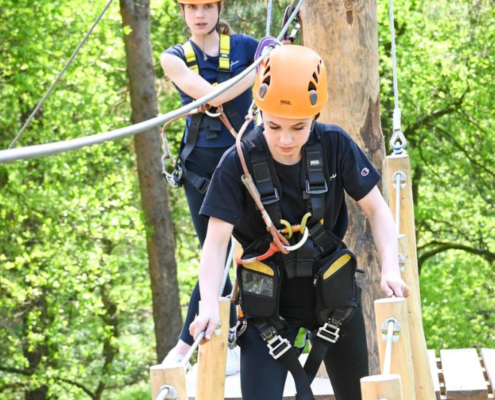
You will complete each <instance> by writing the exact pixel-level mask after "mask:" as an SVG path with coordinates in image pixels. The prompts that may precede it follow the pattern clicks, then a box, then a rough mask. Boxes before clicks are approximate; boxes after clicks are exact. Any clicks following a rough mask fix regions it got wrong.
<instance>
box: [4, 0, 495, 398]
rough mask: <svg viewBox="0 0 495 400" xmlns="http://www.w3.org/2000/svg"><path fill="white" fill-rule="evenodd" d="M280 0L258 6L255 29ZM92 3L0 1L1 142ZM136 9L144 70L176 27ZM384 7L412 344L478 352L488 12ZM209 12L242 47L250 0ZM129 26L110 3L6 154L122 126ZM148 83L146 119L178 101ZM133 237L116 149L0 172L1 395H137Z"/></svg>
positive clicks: (140, 242)
mask: <svg viewBox="0 0 495 400" xmlns="http://www.w3.org/2000/svg"><path fill="white" fill-rule="evenodd" d="M286 3H287V2H284V1H274V5H275V9H274V19H273V26H272V32H278V31H279V29H280V25H281V15H282V13H283V10H284V8H285V6H286V5H287V4H286ZM105 4H106V1H105V0H94V1H91V2H87V1H82V0H70V1H57V0H53V1H41V0H38V1H34V0H0V55H1V57H0V148H1V149H5V148H7V147H8V146H9V144H10V143H11V141H12V140H13V138H14V137H15V135H16V134H17V132H18V131H19V130H20V128H21V126H22V125H23V123H24V122H25V121H26V119H27V117H28V116H29V114H30V113H31V111H32V110H33V109H34V107H35V106H36V104H37V102H38V101H39V100H40V99H41V97H42V96H43V94H44V92H45V91H46V90H47V88H48V87H49V85H50V83H51V82H52V81H53V79H54V78H55V76H56V75H57V73H58V71H59V70H60V69H61V68H62V66H63V65H64V63H65V61H66V60H67V59H68V57H69V56H70V54H72V52H73V50H74V49H75V47H76V46H77V44H78V43H79V41H80V40H81V38H82V36H83V33H84V32H86V31H87V30H88V28H89V26H90V25H91V23H92V22H93V20H94V19H95V17H96V16H97V15H98V14H99V13H100V11H101V10H102V9H103V7H104V6H105ZM151 11H152V14H151V18H152V19H151V42H152V45H153V51H154V58H155V60H156V62H157V63H158V60H159V57H160V54H161V52H162V51H163V50H164V49H166V48H168V47H169V46H172V45H174V44H176V43H183V42H184V41H185V40H187V37H188V35H187V31H186V30H185V29H184V24H183V21H182V17H181V15H180V13H179V10H178V8H177V5H176V1H175V0H153V1H152V2H151ZM395 14H396V15H395V16H396V24H395V28H396V34H397V55H398V68H399V87H400V101H401V108H402V109H403V130H404V132H405V135H406V137H407V139H408V151H409V154H410V156H411V162H412V169H413V171H414V176H413V184H414V200H415V215H416V223H417V235H418V256H419V267H420V280H421V296H422V307H423V318H424V327H425V334H426V339H427V344H428V347H429V348H432V349H435V350H436V351H437V353H438V351H439V350H440V349H442V348H467V347H475V348H480V347H491V348H495V313H494V312H493V310H494V309H495V296H494V290H495V271H494V268H493V267H494V261H495V237H494V234H493V232H495V220H494V214H495V209H494V198H495V179H494V178H495V172H494V171H495V157H494V155H493V148H494V145H495V138H494V135H493V134H492V132H493V131H494V128H495V109H494V107H493V99H494V98H495V83H494V79H493V76H495V51H494V50H495V49H494V46H495V5H494V3H493V1H490V0H474V1H470V2H466V1H465V0H434V1H432V2H429V3H428V5H427V6H426V5H425V4H424V3H423V2H419V1H416V0H396V1H395ZM224 18H225V19H227V20H229V21H230V22H231V24H232V26H233V27H234V29H235V30H236V31H238V32H242V33H246V34H250V35H253V36H254V37H256V38H258V39H259V38H261V37H263V36H264V32H265V21H266V4H265V2H264V1H255V0H253V1H250V2H247V1H245V0H244V1H239V0H235V1H233V0H229V1H228V2H227V4H226V10H225V13H224ZM378 18H379V51H380V82H381V115H382V128H383V132H384V135H385V139H386V142H385V143H387V144H388V138H389V136H390V131H391V120H392V111H393V92H392V84H391V77H392V75H391V55H390V48H391V44H390V33H389V24H388V2H386V1H385V0H380V1H379V2H378ZM128 33H129V32H128V28H123V27H122V19H121V15H120V13H119V4H118V3H117V2H115V3H114V4H113V5H112V7H111V8H110V9H109V11H108V13H107V14H106V16H105V17H104V18H103V20H102V21H101V23H100V24H99V25H98V27H97V28H96V30H95V32H94V33H93V35H92V36H91V38H90V40H89V41H88V43H87V44H86V45H85V46H84V47H83V49H82V50H81V52H80V54H79V56H78V57H77V58H76V60H75V61H74V63H73V64H72V66H71V67H70V68H69V70H68V71H67V73H66V74H65V76H64V78H63V79H62V81H61V83H60V84H59V85H58V86H57V88H56V90H55V91H54V93H53V94H52V95H51V96H50V97H49V99H48V100H47V101H46V103H45V105H44V106H43V107H42V109H41V110H40V112H39V113H38V115H37V117H36V118H35V120H34V121H33V122H32V124H31V125H30V127H29V128H28V130H27V131H26V132H25V133H24V135H23V136H22V137H21V139H20V144H19V145H21V146H27V145H33V144H39V143H47V142H52V141H60V140H67V139H72V138H77V137H83V136H87V135H89V134H93V133H98V132H103V131H108V130H111V129H115V128H119V127H123V126H127V125H129V123H130V112H131V110H130V101H129V93H128V77H127V74H126V58H125V50H124V42H123V37H124V35H126V34H128ZM322 40H323V38H322ZM156 88H157V90H158V93H159V109H160V112H166V111H170V110H172V109H175V108H178V107H179V106H180V101H179V97H178V95H177V93H176V91H175V90H174V88H173V86H172V84H171V83H170V81H169V80H168V79H167V78H166V77H164V76H163V72H162V70H161V68H160V66H159V64H157V65H156ZM329 122H331V121H329ZM182 130H183V123H181V122H178V123H176V124H174V125H173V126H172V127H171V128H170V129H169V131H168V134H169V140H170V141H171V142H172V143H173V145H174V146H175V147H177V145H178V143H179V142H180V138H181V135H182ZM169 196H170V198H169V203H170V207H171V210H172V218H173V226H174V231H175V233H174V235H175V236H174V241H175V248H176V260H177V269H178V275H179V293H180V301H181V306H182V308H183V309H184V308H185V307H186V306H187V302H188V300H189V294H190V292H191V290H192V287H193V285H194V284H195V282H196V277H197V270H198V251H199V249H198V243H197V240H196V239H195V234H194V229H193V227H192V225H191V223H190V218H189V216H188V209H187V205H186V202H185V199H184V196H183V193H182V191H181V190H177V191H173V190H170V191H169ZM147 234H149V232H147V230H146V228H145V217H144V214H143V210H142V206H141V201H140V192H139V183H138V179H137V171H136V155H135V152H134V142H133V140H132V139H122V140H119V141H115V142H109V143H105V144H102V145H99V146H93V147H90V148H85V149H83V150H79V151H75V152H70V153H65V154H60V155H57V156H52V157H45V158H40V159H35V160H31V161H28V162H17V163H14V164H9V165H3V166H0V400H4V399H5V400H7V399H8V400H12V399H25V400H45V399H60V400H68V399H92V400H100V399H105V400H113V399H121V400H122V399H123V400H125V399H133V400H141V399H143V400H144V399H148V398H149V396H150V388H149V380H148V367H149V366H150V365H152V364H154V363H156V352H155V347H156V342H155V335H154V331H153V326H154V321H153V314H152V311H151V289H150V276H149V271H148V260H147V251H146V237H147V236H146V235H147ZM173 340H175V339H173Z"/></svg>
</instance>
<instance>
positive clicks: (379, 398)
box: [361, 375, 402, 400]
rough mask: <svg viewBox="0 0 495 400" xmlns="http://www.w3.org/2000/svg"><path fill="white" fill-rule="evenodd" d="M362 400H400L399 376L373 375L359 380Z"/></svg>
mask: <svg viewBox="0 0 495 400" xmlns="http://www.w3.org/2000/svg"><path fill="white" fill-rule="evenodd" d="M361 393H362V395H363V400H383V399H386V400H402V394H401V393H402V390H401V379H400V375H374V376H367V377H366V378H362V379H361Z"/></svg>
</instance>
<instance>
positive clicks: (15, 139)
mask: <svg viewBox="0 0 495 400" xmlns="http://www.w3.org/2000/svg"><path fill="white" fill-rule="evenodd" d="M112 2H113V0H110V1H109V2H108V3H107V5H106V6H105V8H104V9H103V11H102V12H101V13H100V15H98V18H96V21H95V22H94V23H93V25H92V26H91V28H90V29H89V31H88V33H86V35H85V36H84V38H83V40H82V41H81V43H79V45H78V46H77V47H76V50H74V53H73V54H72V56H71V57H70V58H69V61H67V63H66V64H65V66H64V67H63V68H62V70H61V71H60V72H59V74H58V76H57V77H56V78H55V80H54V81H53V83H52V84H51V86H50V88H49V89H48V90H47V92H46V93H45V95H44V96H43V98H42V99H41V100H40V102H39V103H38V105H37V106H36V108H35V109H34V110H33V112H32V113H31V115H30V116H29V118H28V119H27V121H26V122H25V123H24V125H23V126H22V128H21V130H20V131H19V133H18V134H17V136H16V137H15V138H14V140H12V143H10V146H9V149H11V148H12V147H13V146H14V145H15V144H16V143H17V141H18V140H19V138H20V137H21V135H22V134H23V132H24V131H25V130H26V128H27V127H28V125H29V123H30V122H31V121H32V120H33V118H34V116H35V115H36V113H37V112H38V111H39V109H40V108H41V106H42V105H43V103H44V102H45V100H46V99H47V97H48V96H49V95H50V93H51V92H52V90H53V88H54V87H55V85H56V84H57V83H58V82H59V81H60V79H61V78H62V75H63V74H64V73H65V71H66V70H67V68H69V65H70V64H71V63H72V61H73V60H74V58H75V57H76V55H77V53H79V50H80V49H81V47H82V46H83V45H84V43H86V41H87V40H88V38H89V36H90V35H91V33H92V32H93V29H95V27H96V25H98V22H100V20H101V19H102V17H103V15H104V14H105V12H106V11H107V10H108V8H109V7H110V5H111V4H112Z"/></svg>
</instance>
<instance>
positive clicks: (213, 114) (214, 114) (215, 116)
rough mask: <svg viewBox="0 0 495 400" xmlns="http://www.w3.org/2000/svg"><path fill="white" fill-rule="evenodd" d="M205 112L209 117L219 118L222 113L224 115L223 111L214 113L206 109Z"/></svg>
mask: <svg viewBox="0 0 495 400" xmlns="http://www.w3.org/2000/svg"><path fill="white" fill-rule="evenodd" d="M205 114H206V115H208V116H209V117H212V118H218V117H219V116H220V115H222V111H219V112H216V113H212V112H210V111H208V110H205Z"/></svg>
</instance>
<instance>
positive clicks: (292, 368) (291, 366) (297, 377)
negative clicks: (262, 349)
mask: <svg viewBox="0 0 495 400" xmlns="http://www.w3.org/2000/svg"><path fill="white" fill-rule="evenodd" d="M252 323H253V325H254V326H255V327H256V329H257V330H258V332H259V333H260V336H261V339H263V341H264V342H265V343H266V344H267V346H268V350H269V352H270V355H271V356H272V357H273V358H274V359H276V360H279V361H280V362H281V363H282V364H283V365H285V367H287V369H288V370H289V372H290V373H291V375H292V377H293V378H294V384H295V385H296V393H297V394H296V399H297V400H315V397H314V395H313V392H312V390H311V383H310V381H309V380H308V376H307V375H306V372H305V371H304V369H303V367H302V365H301V363H300V362H299V358H298V356H297V354H296V352H295V351H294V349H293V348H292V346H291V344H290V342H289V341H288V340H287V339H284V338H282V337H281V336H280V335H279V334H278V332H277V330H276V329H275V328H274V327H273V326H271V325H270V324H269V323H268V322H267V321H265V320H259V319H254V320H252Z"/></svg>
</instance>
